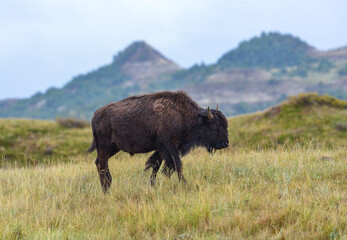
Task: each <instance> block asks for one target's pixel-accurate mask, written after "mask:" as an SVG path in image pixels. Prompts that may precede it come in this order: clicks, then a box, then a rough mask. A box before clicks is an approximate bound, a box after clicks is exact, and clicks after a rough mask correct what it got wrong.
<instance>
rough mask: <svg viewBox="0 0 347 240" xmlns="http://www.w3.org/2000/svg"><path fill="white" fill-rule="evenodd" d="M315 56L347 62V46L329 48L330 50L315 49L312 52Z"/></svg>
mask: <svg viewBox="0 0 347 240" xmlns="http://www.w3.org/2000/svg"><path fill="white" fill-rule="evenodd" d="M312 55H313V56H314V57H318V58H325V59H328V60H331V61H343V62H345V61H346V62H347V46H344V47H340V48H336V49H332V50H328V51H315V52H312Z"/></svg>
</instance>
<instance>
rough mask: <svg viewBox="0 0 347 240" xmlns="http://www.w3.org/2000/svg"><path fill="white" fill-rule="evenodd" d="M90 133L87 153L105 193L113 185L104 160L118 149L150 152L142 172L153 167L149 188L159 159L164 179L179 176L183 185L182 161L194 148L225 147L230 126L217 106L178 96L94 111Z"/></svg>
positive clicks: (158, 96) (161, 96) (169, 94)
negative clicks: (94, 155) (91, 155)
mask: <svg viewBox="0 0 347 240" xmlns="http://www.w3.org/2000/svg"><path fill="white" fill-rule="evenodd" d="M92 129H93V137H94V140H93V143H92V145H91V146H90V148H89V149H88V153H90V152H92V151H93V150H94V149H95V148H96V150H97V154H98V155H97V158H96V161H95V164H96V166H97V169H98V173H99V176H100V181H101V186H102V188H103V190H104V192H107V190H108V189H109V187H110V185H111V182H112V177H111V174H110V171H109V168H108V159H109V158H110V157H112V156H113V155H115V154H116V153H117V152H119V151H120V150H122V151H124V152H127V153H130V154H131V155H133V154H135V153H146V152H150V151H154V153H153V154H152V155H151V156H150V157H149V158H148V160H147V162H146V168H145V169H146V170H147V169H150V168H152V175H151V177H150V183H151V184H152V185H154V184H155V179H156V175H157V172H158V170H159V168H160V166H161V164H162V161H163V160H164V161H165V164H164V167H163V172H164V173H165V174H166V175H168V176H170V175H171V174H172V173H173V172H174V171H177V174H178V178H179V180H180V181H185V179H184V176H183V173H182V162H181V159H180V156H183V155H185V154H186V153H188V152H189V150H190V149H191V148H193V147H195V146H203V147H205V148H206V149H207V150H208V151H209V152H211V151H213V150H217V149H222V148H226V147H228V146H229V141H228V130H227V129H228V122H227V120H226V118H225V116H224V115H223V113H222V112H221V111H219V110H218V107H217V109H216V110H214V109H211V110H210V108H207V109H203V108H201V107H199V105H198V104H197V103H196V102H194V101H193V100H192V99H191V98H190V97H189V96H188V95H187V94H186V93H184V92H182V91H178V92H168V91H164V92H157V93H153V94H146V95H141V96H134V97H129V98H126V99H124V100H121V101H118V102H115V103H109V104H107V105H105V106H103V107H101V108H99V109H98V110H96V111H95V113H94V116H93V119H92Z"/></svg>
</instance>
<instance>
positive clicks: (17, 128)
mask: <svg viewBox="0 0 347 240" xmlns="http://www.w3.org/2000/svg"><path fill="white" fill-rule="evenodd" d="M346 119H347V102H346V101H341V100H338V99H336V98H333V97H329V96H318V95H316V94H302V95H299V96H297V97H290V98H289V99H288V100H287V101H284V102H282V103H281V104H279V105H277V106H275V107H272V108H270V109H268V110H266V111H264V112H258V113H255V114H249V115H243V116H239V117H232V118H229V120H228V121H229V141H230V145H231V146H232V148H234V149H239V148H247V149H259V148H276V147H289V148H290V147H293V146H295V145H298V146H303V147H325V148H334V147H339V146H345V147H346V146H347V142H346V139H347V121H346ZM82 123H83V122H82ZM74 126H75V127H74ZM91 141H92V134H91V127H90V126H89V125H88V124H80V122H79V120H73V119H72V120H71V119H70V120H69V119H67V120H65V119H63V120H59V119H58V120H57V121H56V122H52V121H41V120H23V119H1V120H0V146H1V147H0V157H1V159H2V160H1V161H0V167H1V165H6V164H8V163H9V164H13V162H16V164H18V165H23V164H24V165H35V164H38V163H54V162H60V161H70V160H71V158H73V157H76V156H78V155H81V154H84V153H85V151H86V149H87V148H88V147H89V146H90V143H91Z"/></svg>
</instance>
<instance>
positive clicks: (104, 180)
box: [95, 154, 112, 193]
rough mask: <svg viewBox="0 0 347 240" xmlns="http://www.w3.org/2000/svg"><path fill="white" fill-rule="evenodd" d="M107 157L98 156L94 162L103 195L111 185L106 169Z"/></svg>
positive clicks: (103, 155) (108, 171) (109, 174)
mask: <svg viewBox="0 0 347 240" xmlns="http://www.w3.org/2000/svg"><path fill="white" fill-rule="evenodd" d="M108 157H109V156H108V154H98V157H97V159H96V161H95V164H96V167H97V169H98V173H99V177H100V183H101V187H102V189H103V191H104V193H106V192H107V190H108V189H109V188H110V186H111V183H112V176H111V173H110V170H109V168H108Z"/></svg>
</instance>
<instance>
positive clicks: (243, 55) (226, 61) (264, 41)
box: [218, 32, 316, 69]
mask: <svg viewBox="0 0 347 240" xmlns="http://www.w3.org/2000/svg"><path fill="white" fill-rule="evenodd" d="M312 51H314V48H313V47H311V46H309V45H308V44H307V43H305V42H303V41H302V40H300V39H299V38H297V37H293V36H292V35H290V34H285V35H282V34H280V33H275V32H274V33H271V32H270V33H268V34H267V33H262V34H261V36H260V37H254V38H252V39H251V40H249V41H244V42H241V43H240V45H239V46H238V47H237V48H236V49H234V50H232V51H230V52H228V53H226V54H224V55H223V56H222V57H221V58H220V59H219V60H218V64H219V65H222V66H229V67H230V66H233V67H246V68H252V67H263V68H268V69H271V68H280V67H291V66H298V65H302V64H310V63H312V62H314V61H315V60H316V59H314V58H312V57H311V56H310V52H312Z"/></svg>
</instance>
